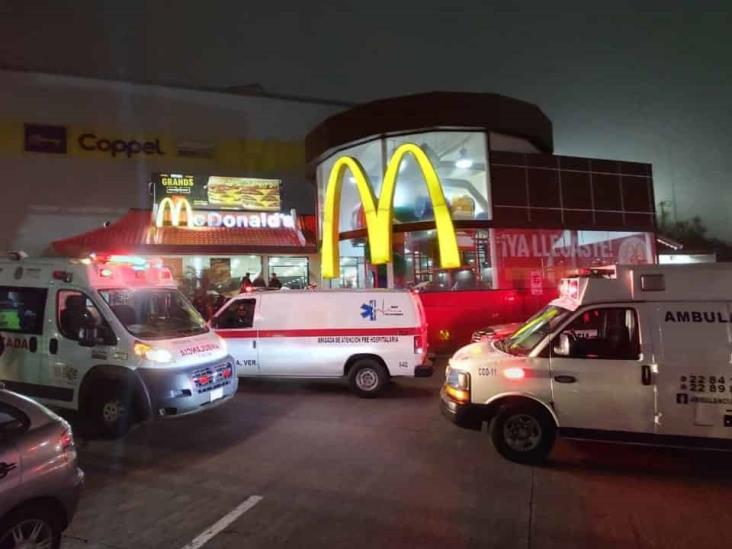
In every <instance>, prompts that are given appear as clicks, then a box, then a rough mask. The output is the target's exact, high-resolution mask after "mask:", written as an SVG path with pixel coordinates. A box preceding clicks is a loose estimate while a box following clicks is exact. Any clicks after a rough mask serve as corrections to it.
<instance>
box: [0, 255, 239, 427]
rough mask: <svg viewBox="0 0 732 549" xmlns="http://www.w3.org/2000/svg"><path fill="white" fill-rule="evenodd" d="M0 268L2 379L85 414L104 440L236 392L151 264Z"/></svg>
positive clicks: (224, 360)
mask: <svg viewBox="0 0 732 549" xmlns="http://www.w3.org/2000/svg"><path fill="white" fill-rule="evenodd" d="M15 257H16V259H8V260H0V338H2V341H3V344H4V347H5V352H4V353H3V354H2V356H0V380H1V381H3V382H4V383H5V385H6V387H7V388H8V389H12V390H14V391H17V392H20V393H23V394H25V395H28V396H31V397H33V398H35V399H37V400H39V401H41V402H43V403H44V404H47V405H49V406H52V407H58V408H69V409H74V410H80V411H81V413H82V414H83V415H84V416H87V417H89V418H90V419H91V420H93V422H94V424H95V426H96V428H97V429H98V431H99V432H100V434H102V435H105V436H120V435H122V434H124V433H125V432H126V431H127V430H128V428H129V427H130V425H131V423H133V422H134V421H137V420H142V419H147V418H150V417H156V416H171V415H180V414H185V413H188V412H194V411H198V410H202V409H204V408H207V407H209V406H210V405H212V404H214V403H219V402H223V401H224V400H226V399H227V398H229V397H231V396H232V395H233V394H234V393H235V392H236V388H237V377H236V375H235V371H234V366H233V362H232V361H231V357H230V356H229V355H228V352H227V350H226V344H225V343H224V342H223V341H222V340H221V338H219V337H218V336H217V335H216V334H215V333H214V332H213V331H212V330H210V328H209V327H208V326H207V325H206V323H205V321H204V320H203V319H202V318H201V316H200V315H199V314H198V312H196V310H195V309H194V308H193V306H192V305H191V304H190V302H189V301H188V300H187V299H186V298H185V297H184V296H183V295H182V294H181V293H180V292H179V291H178V290H177V288H176V284H175V281H174V280H173V278H172V276H171V273H170V271H169V270H168V269H165V268H162V267H159V266H158V267H156V266H151V265H149V264H148V263H147V262H146V261H145V260H144V259H141V258H135V257H126V256H109V257H107V258H94V259H83V260H69V259H61V258H38V259H28V258H22V257H21V256H19V255H18V254H15Z"/></svg>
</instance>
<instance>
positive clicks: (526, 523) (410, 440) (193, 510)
mask: <svg viewBox="0 0 732 549" xmlns="http://www.w3.org/2000/svg"><path fill="white" fill-rule="evenodd" d="M438 372H440V369H438ZM440 382H441V373H438V374H436V376H435V377H434V378H432V379H428V380H424V379H406V380H398V381H396V382H395V383H394V384H392V385H391V386H390V387H389V388H388V390H387V392H386V394H385V395H384V397H383V398H380V399H376V400H362V399H359V398H357V397H355V396H353V395H351V394H350V393H349V392H348V391H347V390H346V388H345V387H344V386H341V385H339V384H334V383H323V382H295V381H286V382H271V381H243V382H242V384H241V386H240V389H239V392H238V394H237V395H236V397H235V398H234V399H232V400H231V401H230V402H228V403H227V404H226V405H224V406H220V407H218V408H216V409H213V410H211V411H209V412H208V413H202V414H198V415H195V416H190V417H181V418H177V419H171V420H168V421H158V422H152V423H147V424H143V425H140V426H138V427H137V428H136V429H134V430H133V431H132V432H131V433H130V434H129V435H128V436H127V437H126V438H124V439H122V440H118V441H104V440H91V441H86V440H83V439H79V440H78V445H79V453H80V459H81V465H82V467H83V469H84V470H85V472H86V474H87V482H86V486H85V490H84V493H83V496H82V500H81V503H80V507H79V511H78V513H77V515H76V518H75V519H74V522H73V523H72V525H71V526H70V528H69V529H68V530H67V532H66V535H65V537H64V545H63V546H64V547H69V548H79V547H95V548H96V547H100V548H173V549H178V548H184V547H187V548H191V549H195V548H197V547H201V546H203V547H206V549H215V548H240V547H382V548H383V547H401V546H406V547H501V548H512V547H521V548H526V547H532V548H533V547H537V548H545V547H546V548H548V547H561V548H567V547H578V548H580V547H582V548H586V547H592V548H593V549H598V548H603V547H658V548H669V547H690V546H693V547H695V549H699V548H701V547H729V546H730V543H732V534H730V533H729V524H731V523H732V506H730V505H729V498H730V494H732V454H729V453H704V452H692V451H679V450H662V449H649V448H638V447H636V448H633V447H623V446H611V445H604V444H589V443H568V442H560V443H559V445H558V446H557V448H556V450H555V453H554V458H553V461H552V463H551V464H549V465H547V466H545V467H527V466H520V465H515V464H513V463H510V462H507V461H505V460H503V459H502V458H500V457H499V456H498V455H497V454H496V453H495V452H494V451H493V449H492V447H491V445H490V441H489V440H488V437H487V435H485V434H482V433H478V432H473V431H464V430H461V429H458V428H456V427H454V426H453V425H451V424H450V423H448V422H447V421H445V420H444V419H443V418H442V417H441V415H440V413H439V410H438V405H437V403H438V390H439V385H440ZM222 519H224V520H222ZM211 527H213V528H214V529H213V530H211V531H208V533H206V532H207V530H208V529H210V528H211ZM214 533H215V534H216V535H213V536H212V534H214ZM202 534H204V535H203V536H202ZM209 538H210V539H209ZM207 539H208V541H207V542H206V540H207ZM204 542H205V543H204Z"/></svg>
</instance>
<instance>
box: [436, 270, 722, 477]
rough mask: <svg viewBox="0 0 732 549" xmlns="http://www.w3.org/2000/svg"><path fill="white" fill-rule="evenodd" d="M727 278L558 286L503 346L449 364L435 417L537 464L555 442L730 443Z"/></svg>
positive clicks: (601, 279)
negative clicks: (481, 433) (484, 430)
mask: <svg viewBox="0 0 732 549" xmlns="http://www.w3.org/2000/svg"><path fill="white" fill-rule="evenodd" d="M731 311H732V267H731V266H729V265H724V264H707V265H680V266H658V265H647V266H618V267H616V268H610V269H598V270H595V271H592V272H590V273H588V274H587V275H586V276H580V277H576V278H569V279H565V280H563V281H562V284H561V287H560V297H559V298H558V299H556V300H554V301H552V302H551V303H550V304H549V305H548V306H547V307H546V308H544V309H542V310H541V311H539V312H538V313H537V314H536V315H534V316H533V317H532V318H531V319H529V320H528V321H527V322H526V323H525V324H524V325H523V326H522V327H521V328H519V329H518V330H517V331H516V332H514V333H513V334H512V335H511V336H509V337H507V338H504V339H499V340H493V341H489V342H481V343H474V344H471V345H468V346H466V347H463V348H462V349H460V350H458V351H457V352H456V353H455V355H454V356H453V357H452V358H451V359H450V362H449V366H448V367H447V371H446V380H445V384H444V385H443V388H442V393H441V408H442V411H443V414H444V415H445V416H446V417H448V418H449V419H451V420H452V421H454V422H455V423H457V424H459V425H462V426H465V427H472V428H478V429H479V428H481V427H482V424H483V422H489V424H490V429H489V431H490V435H491V438H492V441H493V444H494V446H495V448H496V449H497V450H498V452H499V453H500V454H502V455H503V456H504V457H506V458H508V459H511V460H513V461H518V462H523V463H536V462H540V461H542V460H543V459H545V458H546V457H547V455H548V454H549V452H550V451H551V448H552V445H553V443H554V439H555V436H556V435H557V434H558V435H561V436H566V437H570V438H594V439H604V440H612V441H620V442H631V443H646V444H667V445H677V446H687V445H690V446H708V447H726V446H728V445H729V443H730V442H732V328H731V326H732V314H731Z"/></svg>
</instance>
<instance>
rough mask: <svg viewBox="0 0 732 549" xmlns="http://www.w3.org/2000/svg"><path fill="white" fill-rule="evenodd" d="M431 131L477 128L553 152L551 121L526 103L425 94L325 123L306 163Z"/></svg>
mask: <svg viewBox="0 0 732 549" xmlns="http://www.w3.org/2000/svg"><path fill="white" fill-rule="evenodd" d="M432 128H453V129H457V128H480V129H484V130H490V131H494V132H500V133H505V134H508V135H512V136H515V137H522V138H524V139H528V140H529V141H530V142H531V143H533V144H534V145H535V146H536V147H537V148H538V149H539V150H540V151H542V152H544V153H551V152H553V150H554V142H553V136H552V122H551V120H549V118H548V117H547V116H546V115H545V114H544V113H543V112H542V110H541V109H540V108H539V107H537V106H536V105H533V104H531V103H527V102H525V101H520V100H518V99H513V98H511V97H506V96H504V95H498V94H495V93H466V92H430V93H420V94H416V95H405V96H402V97H391V98H388V99H379V100H377V101H372V102H370V103H364V104H363V105H357V106H355V107H353V108H351V109H348V110H346V111H343V112H341V113H338V114H335V115H333V116H331V117H329V118H326V119H325V120H324V121H323V122H321V123H320V124H318V125H317V126H316V127H315V128H314V129H313V130H312V131H311V132H310V133H308V135H307V137H306V138H305V157H306V160H307V161H308V162H312V161H314V160H317V159H319V158H321V157H322V156H323V155H324V154H326V153H328V152H330V151H332V150H334V149H337V148H340V147H343V146H344V145H347V144H350V143H353V142H358V141H363V140H367V139H369V138H373V137H377V136H379V135H383V134H393V133H404V132H410V131H418V130H425V129H432Z"/></svg>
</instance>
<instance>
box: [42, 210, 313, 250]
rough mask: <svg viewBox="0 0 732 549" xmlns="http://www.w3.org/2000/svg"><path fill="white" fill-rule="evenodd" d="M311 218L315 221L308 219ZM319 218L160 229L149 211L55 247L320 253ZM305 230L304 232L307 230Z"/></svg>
mask: <svg viewBox="0 0 732 549" xmlns="http://www.w3.org/2000/svg"><path fill="white" fill-rule="evenodd" d="M309 218H312V219H309ZM314 226H315V216H314V215H310V216H298V226H297V227H296V228H287V227H281V228H278V229H270V228H258V229H252V228H244V227H238V228H225V227H220V228H219V227H217V228H210V227H196V228H192V229H189V228H179V227H160V228H158V227H155V225H154V224H153V223H152V218H151V213H150V210H137V209H134V210H130V211H129V212H127V214H125V215H124V216H123V217H122V218H120V219H118V220H117V221H115V222H114V223H112V224H111V225H110V226H109V227H106V228H99V229H94V230H93V231H89V232H87V233H82V234H80V235H76V236H72V237H70V238H65V239H62V240H56V241H54V242H53V243H52V246H53V248H54V249H55V250H56V252H58V253H59V254H61V255H66V256H71V257H83V256H86V255H89V254H90V253H100V252H102V253H103V252H117V253H121V252H126V253H137V254H172V255H177V254H205V255H211V254H229V255H236V254H251V253H316V251H317V249H316V244H315V237H314V233H313V231H312V229H311V227H314ZM304 228H306V230H304V231H303V229H304Z"/></svg>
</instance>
